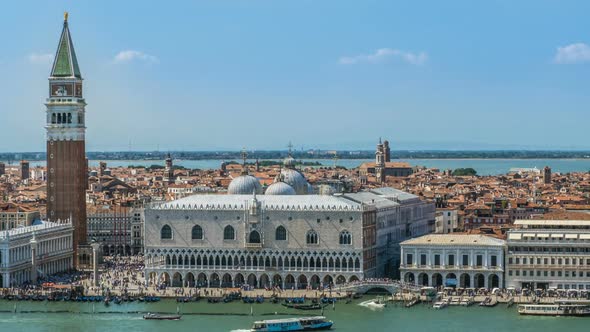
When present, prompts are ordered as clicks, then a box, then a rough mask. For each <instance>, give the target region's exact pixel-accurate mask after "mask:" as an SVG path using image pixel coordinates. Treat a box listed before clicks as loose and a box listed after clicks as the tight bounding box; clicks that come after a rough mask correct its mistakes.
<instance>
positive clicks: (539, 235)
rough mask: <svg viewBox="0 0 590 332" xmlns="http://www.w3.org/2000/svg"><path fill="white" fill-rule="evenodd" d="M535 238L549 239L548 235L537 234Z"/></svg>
mask: <svg viewBox="0 0 590 332" xmlns="http://www.w3.org/2000/svg"><path fill="white" fill-rule="evenodd" d="M537 237H540V238H548V237H549V234H537Z"/></svg>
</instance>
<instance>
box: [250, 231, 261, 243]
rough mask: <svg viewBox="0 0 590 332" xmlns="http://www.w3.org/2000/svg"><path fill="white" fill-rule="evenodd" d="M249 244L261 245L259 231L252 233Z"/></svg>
mask: <svg viewBox="0 0 590 332" xmlns="http://www.w3.org/2000/svg"><path fill="white" fill-rule="evenodd" d="M248 243H260V233H258V232H257V231H252V232H250V236H249V238H248Z"/></svg>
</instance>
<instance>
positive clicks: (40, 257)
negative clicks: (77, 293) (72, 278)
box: [0, 221, 74, 288]
mask: <svg viewBox="0 0 590 332" xmlns="http://www.w3.org/2000/svg"><path fill="white" fill-rule="evenodd" d="M73 230H74V228H73V227H72V224H70V223H63V224H57V223H53V222H48V221H36V222H35V223H34V224H33V225H32V226H26V227H18V228H13V229H11V230H6V231H2V232H0V285H1V286H2V287H4V288H6V287H13V286H19V285H22V284H23V283H26V282H33V283H34V282H36V280H37V277H44V276H47V275H51V274H55V273H58V272H62V271H67V270H70V269H72V268H73V261H72V260H73V252H74V251H73V246H72V236H73Z"/></svg>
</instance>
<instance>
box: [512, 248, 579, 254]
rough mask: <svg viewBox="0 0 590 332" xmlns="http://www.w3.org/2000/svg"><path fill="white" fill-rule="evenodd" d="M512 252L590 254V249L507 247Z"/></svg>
mask: <svg viewBox="0 0 590 332" xmlns="http://www.w3.org/2000/svg"><path fill="white" fill-rule="evenodd" d="M508 251H512V252H533V253H537V252H581V253H586V252H590V247H574V248H571V247H509V248H508Z"/></svg>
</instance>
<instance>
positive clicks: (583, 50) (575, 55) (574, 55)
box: [554, 43, 590, 64]
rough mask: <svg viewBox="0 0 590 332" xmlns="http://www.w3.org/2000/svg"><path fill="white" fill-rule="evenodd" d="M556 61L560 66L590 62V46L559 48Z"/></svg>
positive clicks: (571, 45)
mask: <svg viewBox="0 0 590 332" xmlns="http://www.w3.org/2000/svg"><path fill="white" fill-rule="evenodd" d="M554 61H555V63H559V64H572V63H582V62H590V46H588V44H584V43H575V44H569V45H567V46H562V47H558V48H557V53H556V54H555V59H554Z"/></svg>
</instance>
